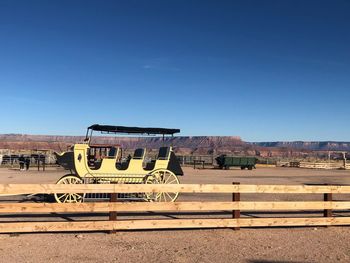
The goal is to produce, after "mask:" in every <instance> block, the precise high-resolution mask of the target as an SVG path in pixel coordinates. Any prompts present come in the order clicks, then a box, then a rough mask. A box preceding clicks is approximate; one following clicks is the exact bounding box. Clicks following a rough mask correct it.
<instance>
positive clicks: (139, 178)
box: [54, 170, 179, 203]
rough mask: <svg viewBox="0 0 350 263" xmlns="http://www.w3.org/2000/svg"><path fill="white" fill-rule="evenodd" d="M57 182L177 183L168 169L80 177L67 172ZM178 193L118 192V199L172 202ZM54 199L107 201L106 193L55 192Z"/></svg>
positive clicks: (59, 200) (108, 196) (69, 201)
mask: <svg viewBox="0 0 350 263" xmlns="http://www.w3.org/2000/svg"><path fill="white" fill-rule="evenodd" d="M57 183H58V184H179V179H178V178H177V176H176V175H175V174H174V173H172V172H171V171H168V170H158V171H154V172H152V173H151V174H147V175H127V176H126V175H122V176H121V175H118V176H116V175H114V176H113V175H106V176H101V175H100V174H99V176H93V175H89V176H86V177H84V178H80V177H79V176H77V175H74V174H68V175H66V176H64V177H62V178H61V179H60V180H59V181H58V182H57ZM178 194H179V193H169V192H160V193H120V194H118V199H121V200H128V201H148V202H174V201H175V200H176V199H177V197H178ZM54 197H55V199H56V201H57V202H59V203H77V202H86V201H87V202H88V201H97V200H100V201H108V200H109V199H110V194H108V193H88V194H81V193H73V194H68V193H67V194H55V195H54Z"/></svg>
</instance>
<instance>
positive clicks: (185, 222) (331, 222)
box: [0, 217, 350, 233]
mask: <svg viewBox="0 0 350 263" xmlns="http://www.w3.org/2000/svg"><path fill="white" fill-rule="evenodd" d="M349 224H350V217H336V218H240V219H160V220H156V219H154V220H118V221H80V222H79V221H77V222H35V223H34V222H23V223H0V233H14V232H21V233H25V232H63V231H67V232H81V231H108V230H110V231H111V230H146V229H185V228H234V227H267V226H268V227H272V226H340V225H349Z"/></svg>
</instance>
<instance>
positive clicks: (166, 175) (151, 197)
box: [145, 169, 180, 202]
mask: <svg viewBox="0 0 350 263" xmlns="http://www.w3.org/2000/svg"><path fill="white" fill-rule="evenodd" d="M145 183H146V184H179V183H180V182H179V179H178V178H177V176H176V175H175V174H174V173H173V172H171V171H169V170H165V169H159V170H156V171H154V172H152V173H151V174H150V175H148V176H147V178H146V182H145ZM178 195H179V193H177V192H173V193H172V192H159V193H145V199H146V200H147V201H149V202H174V201H175V200H176V199H177V197H178Z"/></svg>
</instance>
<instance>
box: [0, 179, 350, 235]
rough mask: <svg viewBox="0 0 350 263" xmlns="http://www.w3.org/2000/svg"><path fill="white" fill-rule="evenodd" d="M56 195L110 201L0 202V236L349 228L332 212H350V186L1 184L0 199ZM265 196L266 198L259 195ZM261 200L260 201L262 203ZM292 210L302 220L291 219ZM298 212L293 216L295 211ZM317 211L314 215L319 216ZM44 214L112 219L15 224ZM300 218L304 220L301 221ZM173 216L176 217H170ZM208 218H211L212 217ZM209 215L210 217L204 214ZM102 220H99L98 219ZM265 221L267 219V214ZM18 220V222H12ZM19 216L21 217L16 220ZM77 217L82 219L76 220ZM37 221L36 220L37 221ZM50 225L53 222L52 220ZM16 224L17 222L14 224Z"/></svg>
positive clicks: (347, 222)
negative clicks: (179, 196) (121, 197)
mask: <svg viewBox="0 0 350 263" xmlns="http://www.w3.org/2000/svg"><path fill="white" fill-rule="evenodd" d="M150 192H153V193H159V192H180V193H212V194H218V193H226V194H227V193H230V194H232V201H227V202H222V201H220V202H219V201H215V202H213V201H195V202H194V201H187V202H184V201H181V202H118V198H117V194H119V193H150ZM33 193H34V194H53V193H81V194H82V193H109V194H110V196H111V197H110V202H87V203H63V204H62V203H32V202H28V203H27V202H21V203H14V202H8V201H3V202H0V214H1V217H2V220H3V218H6V216H9V215H10V217H11V218H12V222H10V221H8V220H7V221H5V222H3V221H1V222H0V233H11V232H65V231H111V232H114V231H117V230H138V229H187V228H233V229H239V228H240V227H270V226H271V227H272V226H333V225H334V226H336V225H350V217H349V216H344V215H341V216H337V217H335V216H334V214H333V213H332V211H335V210H336V211H339V212H342V213H346V212H348V210H350V201H334V200H333V199H332V194H350V186H343V185H342V186H340V185H250V184H239V183H235V184H232V185H228V184H179V185H166V184H164V185H162V184H100V185H99V184H75V185H63V184H61V185H56V184H0V195H21V194H33ZM244 193H256V194H322V196H323V201H241V194H244ZM260 196H262V197H264V196H265V195H260ZM259 200H260V199H259ZM204 211H206V212H211V211H220V213H221V212H225V213H226V214H227V213H230V215H231V216H232V218H215V219H214V218H202V219H200V218H195V219H194V218H185V219H184V218H177V219H173V217H172V219H159V218H153V219H132V220H131V219H123V220H121V219H120V218H119V216H118V217H117V215H119V213H120V212H137V213H143V214H144V215H148V216H149V215H152V216H153V214H149V213H148V212H162V213H163V212H167V213H170V212H173V213H175V214H176V213H180V212H181V213H182V212H183V213H185V214H188V215H191V214H190V213H192V212H196V215H197V213H202V214H203V212H204ZM241 211H249V212H254V211H259V212H260V211H265V212H266V214H267V216H268V217H265V218H252V217H241V213H240V212H241ZM274 211H283V212H284V211H286V212H288V211H289V212H288V217H277V218H270V217H271V216H272V215H274V214H271V213H270V212H274ZM290 211H292V212H293V213H298V217H294V218H293V217H290V213H291V212H290ZM294 211H295V212H294ZM306 211H313V214H315V213H316V214H317V213H319V212H323V216H317V217H315V215H313V217H310V216H309V217H305V214H303V212H306ZM315 211H316V212H315ZM38 213H40V218H43V217H42V214H43V213H53V214H56V213H64V214H67V213H69V214H74V213H84V214H88V215H89V216H91V215H93V214H96V213H109V220H98V221H96V220H91V221H85V220H84V221H82V220H81V219H79V220H77V221H69V222H67V221H62V222H57V221H53V222H47V221H45V222H37V221H36V222H34V221H33V222H17V221H19V220H18V218H21V217H23V216H27V215H30V216H32V217H34V218H35V217H36V216H37V214H38ZM300 213H302V216H303V217H300ZM170 214H172V213H170ZM209 214H210V213H209ZM206 215H207V214H206ZM100 216H101V215H100ZM265 216H266V215H265ZM13 217H15V219H13ZM17 217H18V218H17ZM78 217H79V216H78ZM35 219H36V220H37V218H35ZM51 220H52V219H51ZM13 221H16V222H13Z"/></svg>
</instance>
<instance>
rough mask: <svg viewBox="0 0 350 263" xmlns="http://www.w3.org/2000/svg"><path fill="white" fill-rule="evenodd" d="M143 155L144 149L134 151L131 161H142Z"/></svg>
mask: <svg viewBox="0 0 350 263" xmlns="http://www.w3.org/2000/svg"><path fill="white" fill-rule="evenodd" d="M144 154H145V149H142V148H139V149H136V150H135V152H134V157H133V159H143V157H144Z"/></svg>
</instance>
